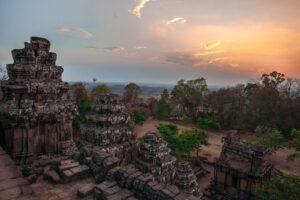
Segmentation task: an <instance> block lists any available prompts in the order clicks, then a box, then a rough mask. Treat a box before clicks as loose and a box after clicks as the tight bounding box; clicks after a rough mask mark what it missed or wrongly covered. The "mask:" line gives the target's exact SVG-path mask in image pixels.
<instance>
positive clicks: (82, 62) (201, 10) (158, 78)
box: [0, 0, 300, 85]
mask: <svg viewBox="0 0 300 200" xmlns="http://www.w3.org/2000/svg"><path fill="white" fill-rule="evenodd" d="M299 10H300V1H299V0H285V1H282V0H265V1H261V0H244V1H240V0H228V1H223V0H210V1H207V0H184V1H183V0H137V1H135V0H117V1H102V0H100V1H98V0H89V1H81V0H64V1H61V0H54V1H43V2H41V1H37V0H28V1H22V2H20V1H16V0H3V1H1V2H0V11H1V12H0V13H1V14H0V17H1V21H0V25H1V37H0V43H1V46H0V61H1V62H0V64H2V65H5V64H7V63H10V62H11V61H12V58H11V55H10V50H11V49H13V48H20V46H19V44H20V43H22V42H23V41H24V40H26V39H27V38H29V37H30V36H32V35H37V36H41V37H46V38H49V39H50V41H51V42H52V48H53V51H55V52H57V53H58V55H59V58H58V64H59V65H63V66H64V68H65V71H66V72H65V73H64V79H65V80H66V81H74V80H82V81H88V80H91V77H94V76H95V74H96V75H97V77H98V78H99V79H101V80H104V81H136V82H160V83H175V82H176V81H177V80H179V79H181V78H183V79H192V78H196V77H202V76H204V77H206V78H207V80H208V83H209V84H221V85H231V84H235V83H237V82H241V81H243V82H246V81H248V80H250V79H253V78H255V77H259V76H260V75H261V74H262V73H265V72H266V73H267V72H271V71H273V70H277V71H279V72H281V73H284V74H286V75H287V76H292V77H300V56H299V55H300V40H299V38H300V20H299V19H300V12H299ZM17 12H18V13H19V14H18V15H16V14H15V13H17ZM22 19H24V20H22ZM120 70H121V71H120ZM117 71H118V72H117Z"/></svg>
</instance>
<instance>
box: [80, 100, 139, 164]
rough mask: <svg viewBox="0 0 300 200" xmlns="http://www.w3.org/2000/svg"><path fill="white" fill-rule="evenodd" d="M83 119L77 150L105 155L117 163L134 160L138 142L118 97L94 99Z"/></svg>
mask: <svg viewBox="0 0 300 200" xmlns="http://www.w3.org/2000/svg"><path fill="white" fill-rule="evenodd" d="M86 118H87V123H86V124H82V125H81V126H80V130H81V131H80V139H81V140H80V142H81V144H80V146H82V147H86V148H91V149H94V150H101V151H105V152H106V153H110V154H112V155H113V156H114V157H116V158H118V159H119V160H120V162H129V161H131V160H133V157H134V150H133V149H134V148H135V146H136V142H137V141H136V138H135V136H134V133H133V127H132V126H131V125H130V116H129V114H127V113H126V112H124V106H123V105H121V104H120V97H119V95H116V94H102V95H97V96H96V97H95V103H94V104H92V105H91V112H89V113H88V114H87V115H86Z"/></svg>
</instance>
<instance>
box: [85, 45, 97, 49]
mask: <svg viewBox="0 0 300 200" xmlns="http://www.w3.org/2000/svg"><path fill="white" fill-rule="evenodd" d="M85 48H87V49H99V48H98V47H95V46H86V47H85Z"/></svg>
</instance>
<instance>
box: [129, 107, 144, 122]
mask: <svg viewBox="0 0 300 200" xmlns="http://www.w3.org/2000/svg"><path fill="white" fill-rule="evenodd" d="M132 121H133V123H134V124H141V125H142V124H143V123H144V121H145V117H144V115H143V114H142V113H141V112H140V111H137V110H133V115H132Z"/></svg>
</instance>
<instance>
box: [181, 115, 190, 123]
mask: <svg viewBox="0 0 300 200" xmlns="http://www.w3.org/2000/svg"><path fill="white" fill-rule="evenodd" d="M182 122H183V123H184V124H190V123H192V122H193V120H192V118H190V117H188V116H184V117H183V119H182Z"/></svg>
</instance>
